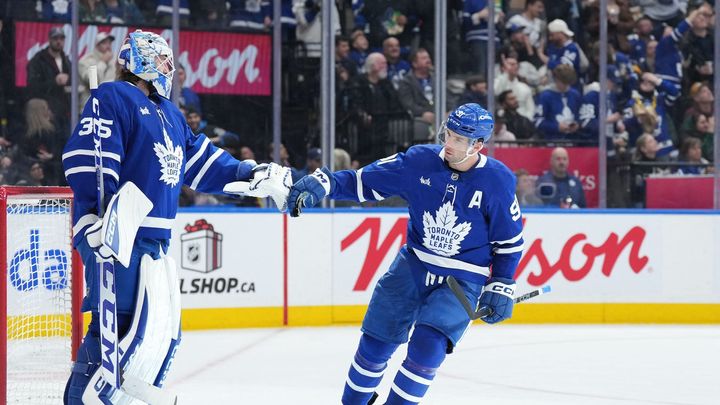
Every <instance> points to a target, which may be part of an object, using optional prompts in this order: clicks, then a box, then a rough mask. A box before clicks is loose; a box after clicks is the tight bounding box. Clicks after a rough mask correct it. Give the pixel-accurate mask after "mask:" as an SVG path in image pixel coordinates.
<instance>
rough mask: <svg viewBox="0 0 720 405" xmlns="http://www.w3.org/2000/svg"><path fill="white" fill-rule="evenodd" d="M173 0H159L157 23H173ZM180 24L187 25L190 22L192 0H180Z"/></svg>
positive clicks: (166, 24) (163, 24)
mask: <svg viewBox="0 0 720 405" xmlns="http://www.w3.org/2000/svg"><path fill="white" fill-rule="evenodd" d="M172 5H173V0H157V7H155V16H156V19H157V23H158V24H160V25H162V26H169V25H171V24H172V13H173V7H172ZM179 12H180V25H181V26H182V27H187V26H188V24H189V23H190V0H180V10H179Z"/></svg>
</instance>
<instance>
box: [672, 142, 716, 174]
mask: <svg viewBox="0 0 720 405" xmlns="http://www.w3.org/2000/svg"><path fill="white" fill-rule="evenodd" d="M678 163H688V165H687V166H681V167H679V168H678V169H677V173H679V174H709V173H711V172H712V170H711V169H712V167H708V166H702V165H708V164H709V163H710V162H709V161H708V160H707V159H705V158H704V157H702V142H700V140H699V139H698V138H693V137H689V138H685V139H684V140H683V142H682V144H681V145H680V153H679V155H678Z"/></svg>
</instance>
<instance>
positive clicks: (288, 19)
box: [270, 0, 297, 43]
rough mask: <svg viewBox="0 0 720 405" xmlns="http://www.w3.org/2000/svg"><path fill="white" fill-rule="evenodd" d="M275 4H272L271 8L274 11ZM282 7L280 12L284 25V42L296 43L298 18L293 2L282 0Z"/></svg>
mask: <svg viewBox="0 0 720 405" xmlns="http://www.w3.org/2000/svg"><path fill="white" fill-rule="evenodd" d="M273 4H274V3H273V2H270V8H271V9H272V7H274V6H273ZM280 6H281V7H282V8H281V10H280V22H281V24H282V29H281V33H282V42H283V43H289V42H295V32H296V31H297V18H295V13H293V0H282V1H281V2H280Z"/></svg>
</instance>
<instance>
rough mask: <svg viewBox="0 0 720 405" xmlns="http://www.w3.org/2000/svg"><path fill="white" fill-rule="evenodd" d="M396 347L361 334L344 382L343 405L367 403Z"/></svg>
mask: <svg viewBox="0 0 720 405" xmlns="http://www.w3.org/2000/svg"><path fill="white" fill-rule="evenodd" d="M397 347H398V345H397V344H395V343H385V342H382V341H380V340H378V339H375V338H374V337H371V336H369V335H366V334H364V333H363V335H362V336H361V337H360V344H359V345H358V350H357V352H356V353H355V357H354V358H353V361H352V365H351V366H350V371H349V372H348V378H347V381H346V382H345V390H344V391H343V396H342V403H343V404H344V405H350V404H357V405H366V404H367V403H368V401H369V400H370V398H371V397H372V395H373V393H374V392H375V388H377V386H378V385H379V384H380V381H381V380H382V376H383V373H384V372H385V368H386V367H387V361H388V360H389V359H390V356H392V354H393V352H395V349H397Z"/></svg>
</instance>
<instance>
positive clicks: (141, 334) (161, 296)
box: [77, 255, 180, 405]
mask: <svg viewBox="0 0 720 405" xmlns="http://www.w3.org/2000/svg"><path fill="white" fill-rule="evenodd" d="M179 330H180V291H179V288H178V285H177V273H176V269H175V267H174V262H173V261H172V259H169V258H168V257H161V258H159V259H153V258H152V257H150V256H149V255H144V256H143V257H142V259H141V262H140V268H139V277H138V294H137V301H136V303H135V311H134V314H133V318H132V323H131V324H130V327H129V329H128V331H127V333H126V334H125V335H124V336H123V337H122V339H121V340H120V344H119V351H120V355H121V356H122V357H121V359H120V367H121V368H122V369H123V375H124V376H126V377H130V376H132V377H134V378H136V379H137V380H140V381H144V382H146V383H148V384H154V383H155V382H157V381H159V380H158V376H159V375H161V374H162V375H163V376H164V375H165V374H166V371H167V368H169V366H170V364H171V360H170V359H172V356H171V354H172V353H174V351H175V350H176V347H177V342H179V337H180V335H179ZM98 336H99V334H98ZM95 350H96V352H97V353H100V349H99V343H98V348H96V349H95ZM97 363H99V359H98V361H97ZM103 384H104V382H103V381H102V380H101V377H100V372H99V370H98V371H96V372H95V373H94V374H93V376H92V378H91V379H90V383H89V384H88V385H87V386H86V388H85V390H84V392H83V396H82V402H77V403H85V404H101V403H109V404H114V405H118V404H119V405H139V404H143V403H144V402H142V401H140V400H137V399H134V398H132V397H130V396H129V395H127V394H126V393H124V392H122V390H111V389H110V387H109V385H107V384H104V385H103ZM106 386H107V387H106ZM93 401H94V402H93ZM98 401H100V402H98ZM102 401H106V402H102Z"/></svg>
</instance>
